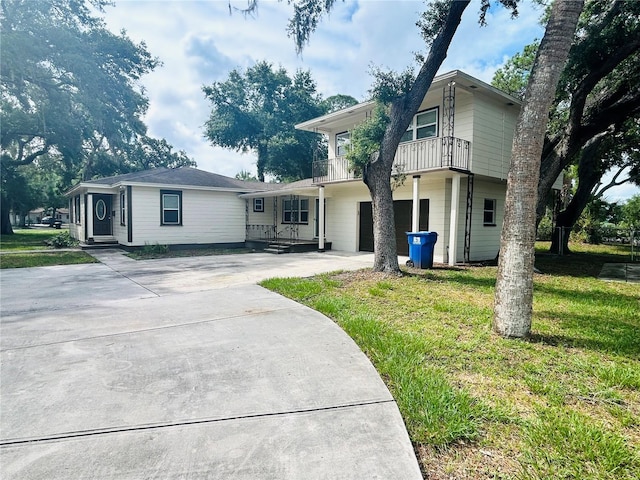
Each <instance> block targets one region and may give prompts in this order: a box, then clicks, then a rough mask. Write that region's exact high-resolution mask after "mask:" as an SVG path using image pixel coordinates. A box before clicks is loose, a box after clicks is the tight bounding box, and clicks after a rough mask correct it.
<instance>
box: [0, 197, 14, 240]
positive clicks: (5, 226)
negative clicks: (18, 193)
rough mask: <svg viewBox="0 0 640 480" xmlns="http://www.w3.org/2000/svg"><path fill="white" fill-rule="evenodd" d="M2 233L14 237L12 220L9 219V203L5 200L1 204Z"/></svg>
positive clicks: (0, 227) (0, 231)
mask: <svg viewBox="0 0 640 480" xmlns="http://www.w3.org/2000/svg"><path fill="white" fill-rule="evenodd" d="M0 233H2V235H12V234H13V227H12V226H11V219H10V218H9V202H7V201H6V199H5V198H3V199H2V203H0Z"/></svg>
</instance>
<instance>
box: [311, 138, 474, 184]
mask: <svg viewBox="0 0 640 480" xmlns="http://www.w3.org/2000/svg"><path fill="white" fill-rule="evenodd" d="M470 146H471V143H470V142H468V141H467V140H462V139H460V138H455V137H437V138H428V139H424V140H416V141H413V142H406V143H401V144H400V145H399V146H398V150H397V151H396V157H395V159H394V161H393V164H394V166H395V167H398V170H399V171H401V172H403V173H406V174H410V173H419V172H428V171H429V170H439V169H442V168H455V169H458V170H469V150H470ZM360 177H361V174H359V173H356V172H353V171H352V170H350V169H349V162H348V161H347V158H346V157H344V156H342V157H336V158H332V159H329V160H316V161H315V162H313V183H331V182H341V181H345V180H354V179H357V178H360Z"/></svg>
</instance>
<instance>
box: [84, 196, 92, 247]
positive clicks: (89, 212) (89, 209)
mask: <svg viewBox="0 0 640 480" xmlns="http://www.w3.org/2000/svg"><path fill="white" fill-rule="evenodd" d="M86 208H87V212H86V219H87V238H85V242H86V241H87V240H89V239H90V238H93V194H91V193H89V194H88V195H87V207H86Z"/></svg>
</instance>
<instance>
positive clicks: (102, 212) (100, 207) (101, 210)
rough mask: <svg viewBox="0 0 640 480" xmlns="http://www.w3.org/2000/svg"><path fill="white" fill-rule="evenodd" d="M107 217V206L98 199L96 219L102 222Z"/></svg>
mask: <svg viewBox="0 0 640 480" xmlns="http://www.w3.org/2000/svg"><path fill="white" fill-rule="evenodd" d="M106 216H107V204H106V203H104V200H102V199H100V200H98V201H97V202H96V218H97V219H98V220H100V221H102V220H104V219H105V217H106Z"/></svg>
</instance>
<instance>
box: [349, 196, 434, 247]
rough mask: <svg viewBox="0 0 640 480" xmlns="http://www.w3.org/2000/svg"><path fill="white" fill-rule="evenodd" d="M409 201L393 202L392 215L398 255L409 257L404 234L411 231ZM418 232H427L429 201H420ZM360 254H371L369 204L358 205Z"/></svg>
mask: <svg viewBox="0 0 640 480" xmlns="http://www.w3.org/2000/svg"><path fill="white" fill-rule="evenodd" d="M412 205H413V201H411V200H396V201H395V202H393V215H394V218H395V223H396V244H397V246H398V255H403V256H407V255H409V243H408V242H407V235H406V234H405V232H408V231H410V230H411V207H412ZM420 230H421V231H425V230H429V200H428V199H426V198H425V199H422V200H420ZM358 245H360V251H361V252H373V212H372V210H371V202H361V203H360V238H359V243H358Z"/></svg>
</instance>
